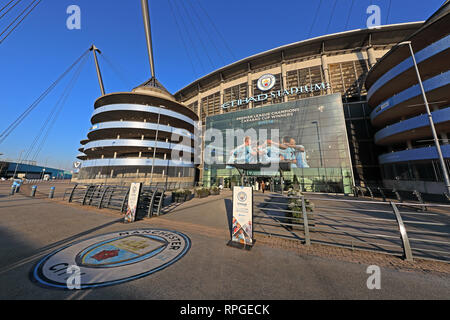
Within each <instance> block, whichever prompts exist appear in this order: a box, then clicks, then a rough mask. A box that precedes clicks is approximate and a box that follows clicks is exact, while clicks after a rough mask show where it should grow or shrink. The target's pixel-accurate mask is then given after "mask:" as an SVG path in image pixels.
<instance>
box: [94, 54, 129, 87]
mask: <svg viewBox="0 0 450 320" xmlns="http://www.w3.org/2000/svg"><path fill="white" fill-rule="evenodd" d="M99 57H101V59H102V61H105V62H106V64H107V65H108V66H109V67H110V68H111V70H112V71H113V72H114V74H115V75H116V76H117V77H118V78H119V79H120V81H122V82H123V84H124V85H126V86H128V87H130V81H129V80H128V79H127V78H126V77H125V76H124V73H123V72H122V71H121V70H120V68H119V67H117V66H116V65H114V63H113V62H112V60H111V59H109V57H107V56H106V55H105V53H104V52H102V53H101V54H100V55H99Z"/></svg>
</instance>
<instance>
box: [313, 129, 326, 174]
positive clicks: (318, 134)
mask: <svg viewBox="0 0 450 320" xmlns="http://www.w3.org/2000/svg"><path fill="white" fill-rule="evenodd" d="M311 123H313V124H315V125H316V130H317V139H318V142H319V155H320V167H321V168H323V157H322V145H321V141H320V130H319V122H318V121H311Z"/></svg>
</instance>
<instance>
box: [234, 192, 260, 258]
mask: <svg viewBox="0 0 450 320" xmlns="http://www.w3.org/2000/svg"><path fill="white" fill-rule="evenodd" d="M232 222H233V223H232V230H231V240H230V241H229V242H228V244H227V245H228V246H231V247H235V248H239V249H245V250H251V248H252V247H253V245H254V244H255V240H254V239H253V189H252V188H251V187H234V188H233V221H232Z"/></svg>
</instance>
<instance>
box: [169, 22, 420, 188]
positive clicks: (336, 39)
mask: <svg viewBox="0 0 450 320" xmlns="http://www.w3.org/2000/svg"><path fill="white" fill-rule="evenodd" d="M422 24H423V22H415V23H404V24H397V25H388V26H381V27H380V28H377V29H363V30H353V31H347V32H341V33H337V34H331V35H325V36H321V37H317V38H313V39H308V40H304V41H301V42H297V43H293V44H289V45H285V46H282V47H279V48H276V49H273V50H269V51H266V52H263V53H260V54H257V55H254V56H251V57H248V58H245V59H243V60H240V61H238V62H235V63H233V64H231V65H228V66H226V67H223V68H221V69H218V70H216V71H214V72H212V73H210V74H208V75H206V76H204V77H202V78H200V79H198V80H196V81H194V82H193V83H191V84H189V85H188V86H186V87H185V88H183V89H181V90H180V91H178V92H177V93H175V94H174V96H175V98H176V99H177V100H178V101H179V102H180V103H183V104H184V105H186V106H187V108H188V109H190V110H191V111H193V112H194V113H195V114H197V116H198V118H199V119H200V121H201V123H202V126H203V129H208V128H211V127H214V125H210V124H209V123H208V122H214V123H218V121H221V119H222V118H223V120H225V119H226V118H229V119H232V118H239V117H242V113H243V112H244V113H245V112H247V113H255V112H256V113H258V112H261V113H264V110H265V109H267V110H269V108H270V107H274V108H278V106H280V108H283V107H287V108H291V107H292V106H294V107H295V105H296V103H297V105H299V104H298V103H300V104H301V101H302V100H304V99H312V98H318V97H327V96H329V95H339V96H340V97H341V98H340V99H341V104H342V110H341V112H342V114H343V116H342V117H340V115H337V114H334V115H333V116H331V117H330V118H333V117H334V120H335V122H334V123H335V125H336V128H344V131H342V132H343V133H344V134H345V135H346V138H347V141H346V142H345V143H347V144H348V148H347V147H346V146H345V145H343V144H342V143H341V142H339V143H338V142H337V141H335V142H336V143H337V144H333V143H331V142H332V141H333V136H334V137H336V136H337V133H335V132H333V130H332V129H330V128H328V126H327V125H325V126H322V125H320V120H321V119H320V117H325V118H326V117H327V112H331V113H333V112H336V109H335V108H334V107H331V105H326V104H325V105H323V104H322V105H319V107H320V106H322V107H325V108H324V109H323V112H321V113H320V114H316V113H314V112H312V109H311V112H312V113H311V114H310V115H309V116H308V115H305V116H304V117H303V120H300V121H303V123H298V124H297V126H298V127H301V126H302V127H305V126H306V127H305V130H306V131H308V130H309V131H310V132H311V133H310V135H312V136H314V137H315V141H312V140H311V139H310V140H309V142H307V141H303V140H305V139H306V140H308V139H309V138H308V137H306V136H302V135H299V132H298V131H297V132H287V133H285V135H286V136H289V137H291V138H292V137H293V136H295V138H296V139H297V141H295V142H296V143H301V144H302V145H303V146H304V144H305V143H309V149H308V148H306V146H304V147H305V149H306V150H305V151H304V156H306V158H308V159H309V160H310V162H311V163H313V164H314V168H312V167H311V166H310V165H309V168H306V169H307V170H306V169H304V168H302V170H303V171H301V172H296V173H293V172H292V171H291V174H288V175H286V174H285V177H289V178H288V179H290V180H291V182H294V180H297V181H298V180H299V178H300V180H301V178H302V177H303V178H305V179H307V180H309V181H314V180H315V181H321V183H322V184H323V185H325V186H326V185H335V184H336V183H338V185H340V186H341V187H340V188H338V189H339V190H340V191H344V190H343V189H344V185H345V184H347V182H346V181H348V179H349V177H348V175H349V174H350V176H351V178H350V179H351V180H352V181H353V182H354V183H355V184H357V185H364V184H367V183H377V184H379V183H381V177H380V168H379V165H378V159H377V158H378V155H379V154H380V153H382V152H383V148H381V147H379V146H377V145H375V143H374V140H373V136H374V133H375V132H374V129H373V127H372V125H371V119H370V112H371V109H370V108H369V107H368V104H367V90H366V86H365V78H366V76H367V73H368V72H369V70H370V69H371V68H372V67H373V66H374V65H375V64H376V63H377V61H378V60H379V59H381V57H383V56H384V55H385V54H386V53H388V52H389V50H390V49H391V48H393V47H394V46H395V45H396V44H397V43H398V42H400V41H402V40H403V39H405V38H407V37H408V36H410V35H411V34H413V33H414V32H416V31H417V30H418V29H419V28H420V27H421V26H422ZM261 81H263V82H265V84H266V85H270V86H271V90H269V91H265V90H264V88H262V87H261ZM331 100H332V99H331ZM311 103H312V105H315V104H317V101H315V102H311ZM286 104H287V105H286ZM307 104H308V103H306V104H305V105H307ZM319 104H320V103H319ZM332 105H333V104H332ZM313 114H314V115H313ZM305 119H306V120H305ZM305 121H307V122H305ZM278 123H279V126H280V128H282V127H283V126H284V124H283V122H278ZM229 126H234V128H235V129H238V128H240V127H242V126H241V125H240V124H239V123H238V122H233V121H230V122H229ZM229 126H228V128H229ZM293 128H295V125H294V127H293ZM336 130H337V131H339V130H338V129H336ZM294 131H295V130H294ZM342 132H341V131H339V134H340V133H342ZM304 134H306V133H304ZM299 139H300V140H302V141H299ZM294 140H295V139H294ZM327 142H330V143H328V144H327ZM258 143H260V142H258ZM337 145H340V147H339V148H337ZM331 149H334V150H333V151H334V153H332V152H331ZM202 150H205V145H203V148H202ZM228 151H229V150H227V152H228ZM325 151H327V152H330V153H329V154H326V153H324V152H325ZM208 152H209V151H208ZM320 153H322V155H320ZM343 153H344V154H343ZM342 154H343V155H342ZM347 154H349V156H347ZM202 158H204V156H203V157H202ZM319 158H322V160H326V161H329V162H330V164H329V165H327V164H325V162H320V161H317V160H318V159H319ZM346 158H348V159H349V161H344V163H342V162H340V159H346ZM347 167H349V168H350V171H347ZM215 169H217V168H213V167H208V166H205V165H204V164H203V163H202V164H200V166H199V170H200V177H201V182H203V184H206V185H210V184H214V183H216V184H217V183H220V182H222V181H223V179H224V178H225V179H226V178H227V174H225V173H224V171H223V170H222V169H223V168H222V169H219V171H217V170H215ZM221 170H222V171H221ZM296 170H299V168H296ZM306 171H308V172H306ZM330 172H331V173H330ZM332 172H334V173H332ZM336 172H339V173H338V174H336ZM343 172H344V173H343ZM252 174H253V175H255V176H256V177H257V178H261V177H262V176H264V175H262V174H259V173H258V172H253V173H252ZM258 175H259V177H258ZM228 178H229V179H231V180H233V179H237V173H236V171H234V172H233V171H229V172H228ZM315 185H317V183H315ZM334 189H335V188H334ZM315 190H317V191H326V190H330V188H328V187H325V189H323V188H319V189H317V188H315Z"/></svg>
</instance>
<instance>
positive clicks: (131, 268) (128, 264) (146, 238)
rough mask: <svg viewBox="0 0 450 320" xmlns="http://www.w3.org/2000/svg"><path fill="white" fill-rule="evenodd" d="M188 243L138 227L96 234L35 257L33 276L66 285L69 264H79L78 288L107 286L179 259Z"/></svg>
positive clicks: (176, 236) (52, 284) (168, 233)
mask: <svg viewBox="0 0 450 320" xmlns="http://www.w3.org/2000/svg"><path fill="white" fill-rule="evenodd" d="M190 246H191V242H190V240H189V238H188V237H187V236H186V235H184V234H182V233H180V232H176V231H169V230H162V229H141V230H133V231H120V232H113V233H108V234H104V235H100V236H96V237H93V238H90V239H87V240H83V241H80V242H77V243H75V244H71V245H69V246H66V247H64V248H62V249H59V250H57V251H55V252H52V253H51V254H49V255H48V256H46V257H45V258H43V259H42V260H41V261H39V262H38V263H37V265H36V267H35V268H34V270H33V277H34V278H35V279H36V280H37V281H38V282H39V283H41V284H43V285H46V286H50V287H56V288H63V289H67V288H68V286H67V281H68V279H69V277H70V276H71V274H70V271H69V272H68V270H69V269H70V268H73V266H76V267H77V268H79V272H78V274H79V275H80V277H79V279H80V287H81V289H86V288H95V287H102V286H109V285H114V284H119V283H123V282H126V281H130V280H134V279H138V278H142V277H145V276H147V275H149V274H152V273H154V272H157V271H159V270H162V269H164V268H166V267H168V266H169V265H171V264H173V263H174V262H176V261H178V260H179V259H181V258H182V257H183V256H184V255H185V254H186V252H188V250H189V248H190Z"/></svg>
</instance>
